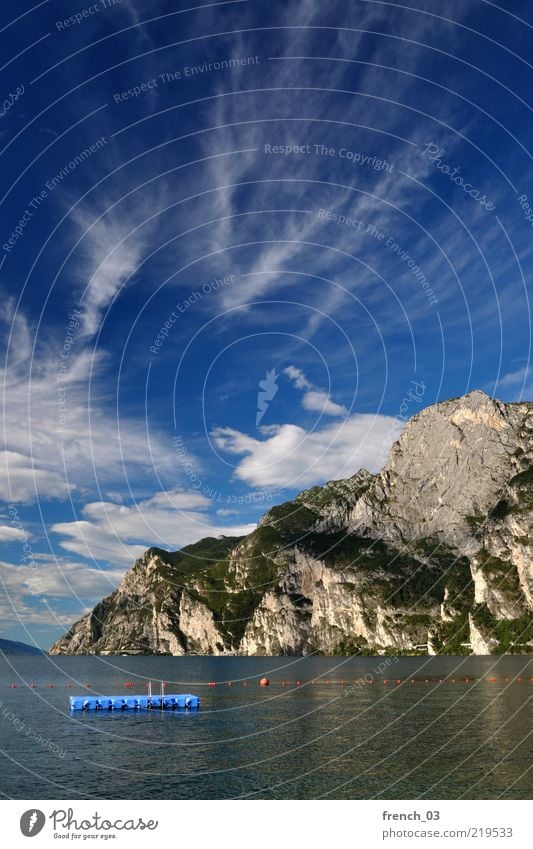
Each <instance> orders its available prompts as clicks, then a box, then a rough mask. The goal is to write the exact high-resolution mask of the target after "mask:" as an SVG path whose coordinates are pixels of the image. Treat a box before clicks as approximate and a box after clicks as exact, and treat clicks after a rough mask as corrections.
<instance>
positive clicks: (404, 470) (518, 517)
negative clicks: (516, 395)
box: [50, 391, 533, 655]
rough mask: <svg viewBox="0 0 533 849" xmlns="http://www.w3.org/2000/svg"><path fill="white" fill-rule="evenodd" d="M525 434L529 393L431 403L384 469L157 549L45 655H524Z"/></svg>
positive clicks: (531, 462)
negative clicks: (230, 530)
mask: <svg viewBox="0 0 533 849" xmlns="http://www.w3.org/2000/svg"><path fill="white" fill-rule="evenodd" d="M532 436H533V404H532V403H519V404H503V403H501V402H499V401H494V400H492V399H491V398H489V397H488V396H487V395H485V394H484V393H483V392H479V391H475V392H472V393H470V394H468V395H466V396H464V397H462V398H455V399H452V400H449V401H444V402H442V403H439V404H436V405H434V406H432V407H428V408H426V409H424V410H422V411H421V412H420V413H419V414H418V415H416V416H414V418H412V419H411V420H410V421H409V423H408V424H407V426H406V427H405V429H404V431H403V433H402V435H401V437H400V438H399V440H398V441H397V442H396V443H395V444H394V446H393V448H392V450H391V453H390V456H389V460H388V462H387V464H386V466H385V467H384V469H383V470H382V471H381V472H380V473H379V474H377V475H371V474H370V473H368V472H366V471H364V470H362V471H360V472H358V473H357V474H356V475H354V477H352V478H349V479H347V480H339V481H331V482H330V483H327V484H326V485H325V486H316V487H314V488H313V489H310V490H307V491H305V492H302V493H301V494H300V495H298V497H297V498H295V499H294V500H293V501H288V502H286V503H285V504H281V505H279V506H277V507H273V508H272V509H270V510H269V511H268V512H267V513H266V514H265V515H264V516H263V518H262V519H261V521H260V522H259V525H258V527H257V529H256V530H254V531H253V532H252V533H251V534H250V535H249V536H246V537H244V538H230V537H228V538H224V537H222V538H219V539H214V538H208V539H203V540H201V541H200V542H198V543H196V544H194V545H189V546H187V547H186V548H184V549H183V550H181V551H178V552H172V553H169V552H166V551H162V550H161V549H157V548H150V549H149V550H148V551H147V552H146V553H145V554H144V555H143V556H142V557H141V558H140V559H139V560H137V562H136V563H135V564H134V566H133V568H132V569H131V570H130V571H129V572H128V573H127V574H126V575H125V577H124V579H123V581H122V583H121V585H120V586H119V587H118V589H117V590H115V592H113V593H112V594H111V595H109V596H108V597H107V598H105V599H104V600H103V601H101V602H100V603H99V604H97V605H96V607H95V608H94V610H93V611H92V612H91V613H89V614H88V615H86V616H84V617H83V618H82V619H80V620H79V621H78V622H76V623H75V624H74V625H73V626H72V628H71V629H70V630H69V631H68V633H67V634H65V636H64V637H62V638H61V639H59V640H58V641H57V642H56V643H55V644H54V645H53V646H52V648H51V650H50V652H51V653H52V654H60V653H65V654H83V653H88V652H91V653H92V652H95V653H119V652H139V653H152V652H156V653H161V652H162V653H170V654H174V655H182V654H186V653H188V652H192V653H198V654H216V655H218V654H225V653H236V654H244V655H247V654H253V655H276V654H295V655H300V654H310V653H312V652H319V653H324V654H335V653H337V654H343V653H344V654H345V653H350V654H352V653H356V652H358V651H359V652H363V653H373V654H374V653H382V652H387V653H398V652H403V653H413V652H417V651H419V652H429V653H430V654H436V653H443V654H467V653H470V652H471V651H473V652H474V653H476V654H489V653H494V654H498V653H503V652H510V653H522V652H530V651H531V650H532V648H533V625H532V616H531V613H532V608H533V567H532V562H533V549H532V534H531V531H532V518H533V457H532V447H533V442H532Z"/></svg>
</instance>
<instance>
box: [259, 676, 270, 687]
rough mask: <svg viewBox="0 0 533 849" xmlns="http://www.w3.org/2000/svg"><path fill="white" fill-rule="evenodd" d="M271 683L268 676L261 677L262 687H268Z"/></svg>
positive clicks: (260, 683)
mask: <svg viewBox="0 0 533 849" xmlns="http://www.w3.org/2000/svg"><path fill="white" fill-rule="evenodd" d="M269 684H270V681H269V680H268V678H261V680H260V682H259V686H260V687H268V685H269Z"/></svg>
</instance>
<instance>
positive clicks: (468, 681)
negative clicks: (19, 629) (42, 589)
mask: <svg viewBox="0 0 533 849" xmlns="http://www.w3.org/2000/svg"><path fill="white" fill-rule="evenodd" d="M483 681H485V682H489V683H491V684H496V683H498V681H499V682H501V683H505V684H522V683H524V681H526V682H529V683H532V684H533V676H532V677H529V678H522V677H517V678H509V677H504V678H497V677H494V676H492V677H490V678H479V679H476V678H469V677H464V678H445V679H443V678H433V679H430V678H405V679H402V678H394V679H390V678H371V677H370V680H368V679H365V678H356V679H354V682H353V683H354V684H358V685H362V684H365V685H367V686H370V685H371V684H378V683H382V684H402V683H404V684H407V683H410V684H457V683H462V684H474V683H476V682H478V683H482V682H483ZM163 683H164V684H165V685H166V684H167V683H168V682H163ZM219 683H226V684H227V686H228V687H232V686H233V685H234V684H235V682H234V681H227V682H219ZM275 683H277V684H278V685H279V686H280V687H303V686H309V685H310V684H312V685H314V686H320V685H327V686H331V685H332V684H333V685H335V684H340V685H341V687H342V686H346V685H347V684H348V682H347V681H346V680H345V679H343V678H342V679H340V680H338V681H333V680H331V679H329V678H328V679H327V680H326V681H324V680H322V679H313V680H312V681H302V680H301V679H300V678H299V679H298V680H297V681H288V680H287V679H286V678H281V679H280V680H279V681H277V682H275ZM24 684H25V686H27V687H29V688H30V689H32V690H35V689H37V688H38V687H39V686H46V687H47V688H49V689H53V688H54V687H55V686H56V685H55V684H52V683H48V684H46V685H39V684H37V683H35V682H31V683H27V682H24ZM269 685H270V680H269V679H268V678H267V677H266V676H264V677H263V678H261V679H260V680H259V686H260V687H268V686H269ZM64 686H65V687H68V688H69V689H71V688H72V684H70V683H68V684H65V685H64ZM82 686H83V687H84V688H85V689H87V690H90V689H92V688H91V685H90V684H87V683H85V684H83V685H82ZM136 686H138V685H137V683H136V682H135V681H125V682H124V687H125V688H131V687H136ZM145 686H146V687H148V684H146V685H145ZM196 686H207V687H216V686H217V682H216V681H207V682H205V683H204V684H201V683H199V682H198V683H197V684H196ZM242 686H243V687H247V686H248V682H247V681H243V682H242ZM7 687H8V688H9V689H12V690H14V689H16V688H17V684H14V683H13V684H8V685H7Z"/></svg>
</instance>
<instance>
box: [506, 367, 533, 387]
mask: <svg viewBox="0 0 533 849" xmlns="http://www.w3.org/2000/svg"><path fill="white" fill-rule="evenodd" d="M531 374H532V369H531V368H529V367H528V366H524V367H523V368H520V369H517V371H511V372H508V373H507V374H504V376H503V377H500V379H499V380H498V386H499V387H500V386H502V387H507V386H519V385H520V384H521V383H522V384H525V383H526V381H527V380H528V379H529V378H530V377H531Z"/></svg>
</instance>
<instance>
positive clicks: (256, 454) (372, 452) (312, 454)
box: [213, 414, 402, 488]
mask: <svg viewBox="0 0 533 849" xmlns="http://www.w3.org/2000/svg"><path fill="white" fill-rule="evenodd" d="M401 429H402V425H401V424H400V422H399V421H398V420H397V419H396V418H393V417H391V416H381V415H370V414H354V415H352V416H349V417H348V418H347V419H344V420H343V421H342V422H335V423H331V424H329V425H327V426H326V427H324V428H323V429H322V430H319V431H316V430H315V431H310V432H308V431H305V430H304V429H303V428H301V427H298V426H296V425H293V424H284V425H281V426H279V427H278V429H277V432H276V433H274V434H273V435H271V436H270V437H269V438H267V439H264V440H259V439H255V438H253V437H251V436H248V435H246V434H244V433H240V432H239V431H237V430H233V429H232V428H217V429H216V430H215V431H214V432H213V438H214V440H215V442H216V444H217V446H218V447H219V448H220V449H221V450H224V451H227V452H229V453H230V454H235V455H244V459H242V460H241V461H240V462H239V464H238V465H237V467H236V469H235V473H234V474H235V477H236V478H238V479H239V480H243V481H246V482H247V483H249V484H251V485H254V486H277V487H291V488H303V487H305V486H310V485H313V484H316V483H317V482H319V481H326V480H333V479H338V478H343V477H349V476H351V475H353V474H355V472H356V471H357V470H358V469H360V468H366V469H368V470H369V471H370V472H377V471H379V468H380V466H381V463H382V458H383V456H386V453H387V452H388V450H389V449H390V447H391V445H392V443H393V442H394V441H395V440H396V439H397V438H398V436H399V434H400V432H401Z"/></svg>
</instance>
